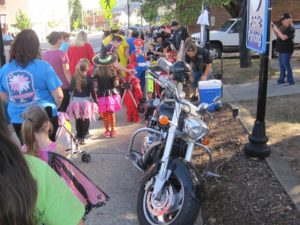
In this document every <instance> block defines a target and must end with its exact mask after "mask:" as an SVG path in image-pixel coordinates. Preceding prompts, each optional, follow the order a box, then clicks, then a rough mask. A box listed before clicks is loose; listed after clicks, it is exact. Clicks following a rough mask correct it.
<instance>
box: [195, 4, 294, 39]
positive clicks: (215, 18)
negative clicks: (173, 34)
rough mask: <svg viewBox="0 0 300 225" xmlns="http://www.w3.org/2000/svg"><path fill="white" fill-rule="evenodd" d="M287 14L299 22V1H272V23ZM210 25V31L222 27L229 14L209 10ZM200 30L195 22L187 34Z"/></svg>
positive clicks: (217, 10)
mask: <svg viewBox="0 0 300 225" xmlns="http://www.w3.org/2000/svg"><path fill="white" fill-rule="evenodd" d="M286 12H287V13H289V14H290V15H291V16H292V18H293V19H294V20H300V0H285V1H283V0H272V21H278V20H279V19H280V16H281V15H282V14H283V13H286ZM211 16H212V22H214V24H212V26H211V29H215V28H217V27H219V26H220V25H222V24H223V23H224V22H225V21H226V20H228V19H229V18H231V16H230V14H229V13H228V12H227V11H226V10H225V9H224V8H222V7H217V8H212V9H211ZM199 31H200V28H199V25H198V24H196V22H195V23H194V24H193V25H191V26H189V32H190V33H191V34H192V33H196V32H199Z"/></svg>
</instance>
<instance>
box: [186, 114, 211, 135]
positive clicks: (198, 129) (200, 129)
mask: <svg viewBox="0 0 300 225" xmlns="http://www.w3.org/2000/svg"><path fill="white" fill-rule="evenodd" d="M183 132H184V133H185V134H187V135H188V136H189V138H191V139H194V140H197V139H199V138H202V137H203V136H205V135H206V134H207V133H208V127H207V125H206V124H205V123H204V122H203V121H202V120H200V119H195V118H186V119H185V120H184V129H183Z"/></svg>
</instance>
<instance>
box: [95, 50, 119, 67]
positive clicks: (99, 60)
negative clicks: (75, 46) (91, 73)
mask: <svg viewBox="0 0 300 225" xmlns="http://www.w3.org/2000/svg"><path fill="white" fill-rule="evenodd" d="M116 60H117V56H116V55H115V54H114V53H107V54H101V53H100V54H97V55H95V56H94V58H93V63H94V65H96V66H109V65H112V64H113V63H114V62H115V61H116Z"/></svg>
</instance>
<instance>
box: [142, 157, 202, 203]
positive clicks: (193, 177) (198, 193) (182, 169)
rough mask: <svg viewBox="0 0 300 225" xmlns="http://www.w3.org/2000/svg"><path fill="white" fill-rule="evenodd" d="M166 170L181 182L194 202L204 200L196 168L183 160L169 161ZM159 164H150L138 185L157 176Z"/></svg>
mask: <svg viewBox="0 0 300 225" xmlns="http://www.w3.org/2000/svg"><path fill="white" fill-rule="evenodd" d="M168 169H169V170H171V171H172V172H173V173H174V174H175V175H176V177H178V178H179V179H180V180H181V181H182V185H183V186H184V187H185V189H186V190H187V191H188V192H189V194H190V196H192V197H193V198H194V199H195V200H196V201H200V202H202V201H203V200H204V197H205V196H204V194H205V190H204V184H203V180H202V179H201V177H200V175H199V173H198V172H197V170H196V168H195V167H194V166H193V165H192V164H191V163H189V162H187V161H185V160H183V159H171V160H170V163H169V166H168ZM158 171H159V163H154V164H152V166H151V167H149V168H148V169H147V170H146V172H145V173H144V174H143V175H142V176H141V177H140V178H139V183H140V185H143V184H145V183H146V182H147V181H148V180H150V178H151V177H154V176H155V175H156V174H158Z"/></svg>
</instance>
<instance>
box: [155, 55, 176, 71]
mask: <svg viewBox="0 0 300 225" xmlns="http://www.w3.org/2000/svg"><path fill="white" fill-rule="evenodd" d="M157 66H158V67H159V68H161V69H162V70H164V71H167V72H170V69H171V66H172V63H171V62H169V61H167V60H166V59H165V58H159V59H158V60H157Z"/></svg>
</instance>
